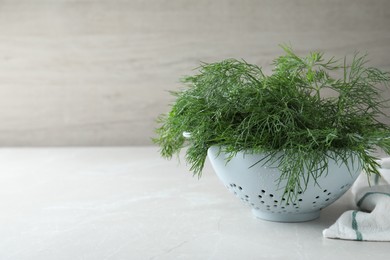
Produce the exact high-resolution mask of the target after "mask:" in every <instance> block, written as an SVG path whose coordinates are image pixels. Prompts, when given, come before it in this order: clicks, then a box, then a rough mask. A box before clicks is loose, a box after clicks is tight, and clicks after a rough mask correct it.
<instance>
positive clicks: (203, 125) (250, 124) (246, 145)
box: [153, 46, 390, 194]
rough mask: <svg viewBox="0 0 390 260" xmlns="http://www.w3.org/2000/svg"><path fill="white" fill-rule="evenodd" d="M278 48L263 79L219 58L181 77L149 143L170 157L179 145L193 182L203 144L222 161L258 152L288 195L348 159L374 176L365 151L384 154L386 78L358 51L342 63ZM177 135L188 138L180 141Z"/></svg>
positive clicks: (249, 67)
mask: <svg viewBox="0 0 390 260" xmlns="http://www.w3.org/2000/svg"><path fill="white" fill-rule="evenodd" d="M282 48H283V49H284V51H285V54H284V55H283V56H280V57H278V58H276V59H275V60H274V63H273V65H274V70H273V73H272V74H271V75H269V76H267V75H265V74H264V73H263V72H262V69H261V68H260V67H258V66H256V65H253V64H249V63H247V62H245V61H242V60H236V59H227V60H223V61H221V62H216V63H210V64H202V65H201V66H200V67H199V73H198V74H196V75H193V76H188V77H185V78H184V79H183V84H184V85H185V88H184V89H182V90H180V91H176V92H172V94H173V95H174V96H175V98H176V101H175V102H174V103H173V104H172V108H171V111H170V112H169V113H168V114H165V115H160V117H159V118H158V122H159V124H160V126H159V127H158V128H157V129H156V134H157V137H156V138H154V139H153V141H154V142H155V143H156V144H158V145H159V146H160V147H161V155H162V156H163V157H165V158H171V157H172V156H173V155H174V154H177V153H179V152H180V150H181V149H182V148H184V147H187V149H186V157H185V158H186V161H187V162H188V163H189V164H190V166H191V169H190V170H191V171H192V172H193V173H194V175H198V176H200V175H201V173H202V169H203V167H204V163H205V160H206V156H207V150H208V148H209V147H210V146H214V145H216V146H220V147H221V149H222V150H223V151H224V152H227V153H228V154H229V155H230V158H231V157H232V156H234V155H235V154H236V153H237V152H239V151H245V152H248V153H266V154H268V155H269V157H268V158H269V161H278V163H279V165H278V168H279V170H280V172H281V175H280V180H287V184H286V187H282V188H284V189H285V191H288V192H290V191H292V192H293V193H294V194H297V193H298V192H301V191H304V190H305V189H306V186H305V185H306V184H307V180H308V179H310V178H313V179H314V181H316V179H317V178H318V177H319V176H321V175H322V174H327V165H328V161H329V160H330V159H335V160H336V161H337V162H339V163H345V164H346V163H347V160H348V159H349V158H350V157H351V156H356V157H357V158H358V161H359V163H360V165H361V167H362V168H363V170H365V171H366V172H367V173H368V174H379V172H378V163H377V161H376V157H375V156H374V155H373V151H375V150H376V149H377V148H380V149H382V150H383V151H384V152H386V153H387V154H389V153H390V128H389V126H387V125H386V124H384V123H382V122H380V121H378V118H379V117H380V116H381V115H385V114H384V112H383V108H384V107H385V105H386V103H387V101H386V100H383V99H382V94H381V90H380V88H381V87H388V86H389V83H390V75H389V73H387V72H383V71H381V70H379V69H377V68H372V67H369V66H367V60H366V56H360V55H359V54H358V53H356V54H355V55H354V56H353V58H352V61H351V63H350V64H348V62H347V59H346V58H344V60H343V61H341V62H340V61H337V60H335V59H333V58H332V59H328V60H326V59H324V56H323V53H321V52H312V53H310V54H309V55H307V56H306V57H299V56H298V55H296V54H295V53H294V52H293V50H292V49H291V47H289V46H282ZM335 74H340V75H341V77H340V78H337V77H335V76H333V75H335ZM324 93H333V94H332V95H329V94H328V95H324ZM385 116H386V115H385ZM183 132H190V133H191V137H190V138H189V140H188V141H186V139H185V138H184V137H183ZM280 152H282V155H280V154H281V153H280Z"/></svg>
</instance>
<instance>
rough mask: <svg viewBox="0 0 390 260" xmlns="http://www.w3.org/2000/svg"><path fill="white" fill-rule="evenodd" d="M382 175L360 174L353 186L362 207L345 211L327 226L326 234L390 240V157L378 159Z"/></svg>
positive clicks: (357, 201)
mask: <svg viewBox="0 0 390 260" xmlns="http://www.w3.org/2000/svg"><path fill="white" fill-rule="evenodd" d="M379 164H380V165H381V168H380V170H379V171H380V173H381V176H378V175H372V176H370V177H369V178H367V175H366V174H365V173H362V174H360V176H359V177H358V179H357V180H356V182H355V183H354V185H353V186H352V188H351V192H352V194H353V196H354V199H355V203H356V206H357V208H358V209H359V210H349V211H346V212H344V213H343V214H342V215H341V216H340V218H339V219H338V220H337V221H336V223H335V224H333V225H332V226H331V227H329V228H328V229H325V230H324V231H323V236H324V237H326V238H336V239H347V240H358V241H390V158H385V159H382V160H381V161H379Z"/></svg>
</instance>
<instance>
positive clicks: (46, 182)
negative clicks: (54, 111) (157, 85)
mask: <svg viewBox="0 0 390 260" xmlns="http://www.w3.org/2000/svg"><path fill="white" fill-rule="evenodd" d="M0 172H1V173H0V208H1V214H0V259H1V260H6V259H15V260H24V259H39V260H46V259H48V260H49V259H50V260H52V259H53V260H61V259H67V260H68V259H71V260H77V259H93V260H99V259H135V260H142V259H150V260H160V259H169V260H171V259H201V260H206V259H217V260H219V259H221V260H229V259H240V260H244V259H245V260H250V259H256V260H257V259H267V260H268V259H272V260H273V259H275V260H276V259H280V260H286V259H287V260H296V259H297V260H298V259H308V260H312V259H315V260H321V259H324V260H335V259H343V260H344V259H354V260H358V259H365V260H367V259H370V260H374V259H375V260H377V259H389V257H390V244H389V243H375V242H351V241H342V240H330V239H324V238H323V237H322V230H323V229H324V228H326V227H328V226H329V225H331V224H332V223H333V222H334V221H335V220H336V219H337V217H338V216H339V215H340V214H341V213H342V212H343V211H345V210H347V209H350V208H351V206H350V202H349V201H350V197H349V196H348V194H347V195H346V196H344V197H342V199H340V200H339V201H337V202H336V203H334V204H333V205H331V206H329V207H328V208H326V209H324V210H323V211H322V213H321V217H320V218H319V219H317V220H315V221H311V222H305V223H293V224H286V223H274V222H267V221H262V220H259V219H256V218H254V217H253V216H252V214H251V211H250V210H249V209H248V208H247V207H246V206H245V205H243V204H241V202H240V201H239V200H237V199H236V198H235V197H234V196H233V195H232V194H230V193H229V192H228V191H227V190H226V188H225V187H224V186H223V185H222V184H221V183H220V182H219V180H218V179H217V178H216V176H215V175H214V173H213V171H212V169H211V168H210V165H209V164H206V168H205V171H204V174H203V176H202V178H201V179H198V178H196V177H195V178H194V177H192V174H191V173H189V171H188V167H187V166H186V165H185V163H184V161H183V160H182V163H181V164H178V163H177V161H176V160H172V161H166V160H163V159H161V158H160V157H159V154H158V149H157V148H156V147H123V148H115V147H113V148H3V149H1V150H0Z"/></svg>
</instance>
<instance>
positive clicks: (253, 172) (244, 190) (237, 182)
mask: <svg viewBox="0 0 390 260" xmlns="http://www.w3.org/2000/svg"><path fill="white" fill-rule="evenodd" d="M227 156H228V155H227V154H226V153H224V152H223V151H222V150H221V149H220V148H219V147H218V146H212V147H210V148H209V149H208V158H209V160H210V162H211V165H212V166H213V169H214V171H215V172H216V174H217V176H218V177H219V179H220V180H221V181H222V182H223V184H224V185H225V186H226V188H228V190H229V191H231V192H232V193H233V194H235V195H236V196H237V197H238V198H239V199H240V200H241V201H242V202H243V203H245V204H246V205H248V206H249V207H250V208H251V209H252V213H253V214H254V215H255V216H256V217H257V218H260V219H264V220H269V221H277V222H303V221H309V220H313V219H316V218H318V217H319V216H320V210H321V209H323V208H325V207H326V206H328V205H330V204H331V203H333V202H334V201H336V200H337V199H338V198H339V197H340V196H341V195H343V194H344V193H345V192H346V191H347V190H348V189H349V188H350V187H351V186H352V184H353V182H354V181H355V180H356V178H357V177H358V175H359V174H360V171H361V169H360V167H359V165H358V163H357V161H358V160H352V158H351V160H350V161H349V163H348V164H349V165H348V166H347V165H345V164H340V163H337V162H335V161H332V160H329V164H328V172H327V174H322V175H321V176H320V177H319V179H317V182H314V180H313V178H311V180H310V181H309V182H308V185H307V189H306V190H305V191H304V192H299V193H298V197H297V198H296V200H294V201H293V202H291V201H289V202H287V201H286V198H283V193H284V187H285V184H286V182H283V181H282V182H281V183H280V184H279V185H278V182H279V180H278V178H279V176H280V172H279V170H278V169H277V168H276V167H275V166H272V165H271V166H269V165H263V164H262V163H257V164H256V162H259V161H260V160H261V159H262V158H264V156H265V155H264V154H263V155H262V154H250V153H244V152H239V153H237V155H235V156H234V157H233V158H232V159H231V160H230V161H229V162H227V160H226V159H227ZM348 168H349V170H348Z"/></svg>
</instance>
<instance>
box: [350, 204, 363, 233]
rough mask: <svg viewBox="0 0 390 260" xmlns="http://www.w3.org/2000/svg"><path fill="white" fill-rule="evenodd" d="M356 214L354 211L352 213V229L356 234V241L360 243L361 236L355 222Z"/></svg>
mask: <svg viewBox="0 0 390 260" xmlns="http://www.w3.org/2000/svg"><path fill="white" fill-rule="evenodd" d="M357 213H358V211H357V210H354V211H353V212H352V228H353V230H355V232H356V240H357V241H362V240H363V236H362V233H360V231H359V230H358V224H357V221H356V215H357Z"/></svg>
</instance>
